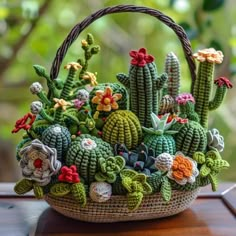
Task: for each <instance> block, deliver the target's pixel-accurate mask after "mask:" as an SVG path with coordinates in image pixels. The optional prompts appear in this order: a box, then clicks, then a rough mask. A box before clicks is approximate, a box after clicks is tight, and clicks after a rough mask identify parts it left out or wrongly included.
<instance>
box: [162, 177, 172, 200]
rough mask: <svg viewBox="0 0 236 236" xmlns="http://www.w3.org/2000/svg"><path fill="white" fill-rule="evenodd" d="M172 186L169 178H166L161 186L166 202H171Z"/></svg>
mask: <svg viewBox="0 0 236 236" xmlns="http://www.w3.org/2000/svg"><path fill="white" fill-rule="evenodd" d="M171 192H172V191H171V184H170V182H169V181H168V179H167V178H164V179H163V181H162V184H161V196H162V198H163V199H164V201H166V202H169V201H170V199H171Z"/></svg>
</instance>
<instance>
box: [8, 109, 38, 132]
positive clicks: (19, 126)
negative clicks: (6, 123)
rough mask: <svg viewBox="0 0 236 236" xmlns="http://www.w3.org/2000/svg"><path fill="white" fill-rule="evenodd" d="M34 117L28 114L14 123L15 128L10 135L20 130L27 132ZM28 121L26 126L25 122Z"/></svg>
mask: <svg viewBox="0 0 236 236" xmlns="http://www.w3.org/2000/svg"><path fill="white" fill-rule="evenodd" d="M35 118H36V116H35V115H33V114H31V113H28V114H26V115H25V116H24V117H22V118H21V119H19V120H17V121H16V124H15V128H14V129H13V130H12V131H11V132H12V133H17V132H18V131H19V130H20V129H24V130H28V129H30V128H31V126H32V124H33V123H34V121H35ZM28 119H30V120H29V123H28V124H27V121H28Z"/></svg>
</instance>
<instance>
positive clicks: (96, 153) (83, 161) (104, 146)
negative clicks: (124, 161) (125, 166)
mask: <svg viewBox="0 0 236 236" xmlns="http://www.w3.org/2000/svg"><path fill="white" fill-rule="evenodd" d="M109 156H113V152H112V148H111V146H110V144H108V143H106V142H104V141H103V140H101V139H100V138H96V137H93V136H91V135H89V134H82V135H81V136H79V137H77V138H76V139H75V140H74V141H73V142H72V143H71V146H70V148H69V150H68V152H67V155H66V165H67V166H71V165H76V167H77V170H78V173H79V175H80V177H82V178H83V179H84V180H85V183H91V182H93V181H94V180H95V174H96V172H98V170H99V169H98V159H99V158H104V159H106V158H108V157H109Z"/></svg>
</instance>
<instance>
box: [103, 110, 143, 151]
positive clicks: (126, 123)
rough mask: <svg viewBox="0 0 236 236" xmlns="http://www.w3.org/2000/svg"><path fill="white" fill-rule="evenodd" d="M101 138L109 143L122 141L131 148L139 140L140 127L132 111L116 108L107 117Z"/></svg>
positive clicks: (140, 134) (113, 143)
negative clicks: (116, 109)
mask: <svg viewBox="0 0 236 236" xmlns="http://www.w3.org/2000/svg"><path fill="white" fill-rule="evenodd" d="M102 138H103V139H104V140H105V141H106V142H108V143H110V144H111V145H115V144H116V143H122V144H125V145H126V147H127V148H129V149H131V148H135V147H136V146H137V145H138V144H139V143H140V142H141V138H142V128H141V125H140V123H139V120H138V118H137V117H136V115H135V114H134V113H133V112H131V111H124V110H118V111H115V112H113V113H111V114H110V115H109V116H108V117H107V120H106V123H105V125H104V127H103V130H102Z"/></svg>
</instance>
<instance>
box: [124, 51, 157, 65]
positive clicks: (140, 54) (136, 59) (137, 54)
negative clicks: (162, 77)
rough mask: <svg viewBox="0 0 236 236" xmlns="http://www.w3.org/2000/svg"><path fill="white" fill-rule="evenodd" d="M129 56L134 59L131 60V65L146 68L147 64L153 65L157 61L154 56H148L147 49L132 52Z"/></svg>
mask: <svg viewBox="0 0 236 236" xmlns="http://www.w3.org/2000/svg"><path fill="white" fill-rule="evenodd" d="M129 55H130V56H131V57H132V58H133V59H132V60H131V62H130V63H131V64H132V65H135V66H141V67H143V66H145V65H146V64H147V63H151V62H153V61H154V60H155V58H154V57H153V56H152V55H148V54H147V50H146V49H145V48H140V49H139V50H138V51H134V50H132V51H130V53H129Z"/></svg>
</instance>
